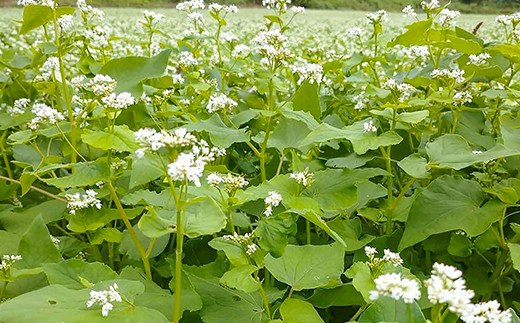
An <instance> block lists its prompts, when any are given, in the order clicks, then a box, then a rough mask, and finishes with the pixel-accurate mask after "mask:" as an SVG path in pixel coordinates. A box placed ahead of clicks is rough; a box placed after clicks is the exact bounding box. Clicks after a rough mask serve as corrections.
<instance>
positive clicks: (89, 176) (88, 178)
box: [41, 161, 110, 188]
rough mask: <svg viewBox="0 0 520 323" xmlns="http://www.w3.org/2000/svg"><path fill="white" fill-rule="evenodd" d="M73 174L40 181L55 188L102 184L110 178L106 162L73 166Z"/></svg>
mask: <svg viewBox="0 0 520 323" xmlns="http://www.w3.org/2000/svg"><path fill="white" fill-rule="evenodd" d="M73 167H74V168H75V172H74V173H73V174H71V175H68V176H64V177H58V178H42V179H41V180H42V181H43V182H44V183H46V184H49V185H52V186H55V187H57V188H69V187H82V186H91V185H94V184H96V183H97V182H104V181H106V179H107V178H109V177H110V167H109V166H108V164H107V163H106V162H103V161H99V162H94V163H89V164H87V163H76V164H73Z"/></svg>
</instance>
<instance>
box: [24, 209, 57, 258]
mask: <svg viewBox="0 0 520 323" xmlns="http://www.w3.org/2000/svg"><path fill="white" fill-rule="evenodd" d="M18 254H19V255H21V256H22V260H20V261H19V263H18V264H19V266H18V268H20V267H21V268H35V267H40V266H41V265H42V264H44V263H52V262H59V261H61V260H62V257H61V255H60V253H59V252H58V249H56V246H55V245H54V243H52V240H51V236H50V234H49V231H48V230H47V226H46V225H45V223H44V222H43V219H42V217H41V216H37V217H36V218H34V220H33V222H32V224H31V226H30V227H29V228H28V229H27V231H26V232H25V233H24V235H23V236H22V239H21V240H20V245H19V247H18Z"/></svg>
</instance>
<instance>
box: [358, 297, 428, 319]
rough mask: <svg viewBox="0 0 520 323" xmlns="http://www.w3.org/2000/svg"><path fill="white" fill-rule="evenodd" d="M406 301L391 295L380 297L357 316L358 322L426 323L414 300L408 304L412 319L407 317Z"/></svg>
mask: <svg viewBox="0 0 520 323" xmlns="http://www.w3.org/2000/svg"><path fill="white" fill-rule="evenodd" d="M406 306H407V305H406V303H405V302H403V301H397V300H395V299H393V298H391V297H381V298H379V299H378V300H376V301H375V302H374V303H373V304H371V305H370V306H369V307H368V308H367V309H366V311H365V312H364V313H363V314H362V315H361V316H360V317H359V320H358V322H370V323H375V322H396V323H426V319H425V318H424V315H423V313H422V311H421V308H420V307H419V305H417V303H416V302H413V303H412V304H409V305H408V306H410V310H411V312H412V320H409V318H408V311H407V309H406Z"/></svg>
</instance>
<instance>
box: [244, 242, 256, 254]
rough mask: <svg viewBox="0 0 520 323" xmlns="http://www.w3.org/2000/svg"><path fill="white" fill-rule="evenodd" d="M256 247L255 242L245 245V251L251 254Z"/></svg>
mask: <svg viewBox="0 0 520 323" xmlns="http://www.w3.org/2000/svg"><path fill="white" fill-rule="evenodd" d="M257 249H258V247H257V246H256V244H249V245H247V247H246V253H247V254H248V255H250V256H251V255H252V254H254V253H255V252H256V250H257Z"/></svg>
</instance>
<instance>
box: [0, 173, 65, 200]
mask: <svg viewBox="0 0 520 323" xmlns="http://www.w3.org/2000/svg"><path fill="white" fill-rule="evenodd" d="M0 179H3V180H6V181H8V182H12V183H15V184H18V185H20V186H22V183H21V182H20V181H18V180H16V179H12V178H9V177H5V176H1V175H0ZM31 189H32V190H35V191H36V192H38V193H42V194H43V195H46V196H48V197H52V198H53V199H55V200H58V201H60V202H63V203H67V200H66V199H64V198H62V197H59V196H57V195H54V194H52V193H50V192H47V191H46V190H43V189H41V188H39V187H36V186H32V185H31Z"/></svg>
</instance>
